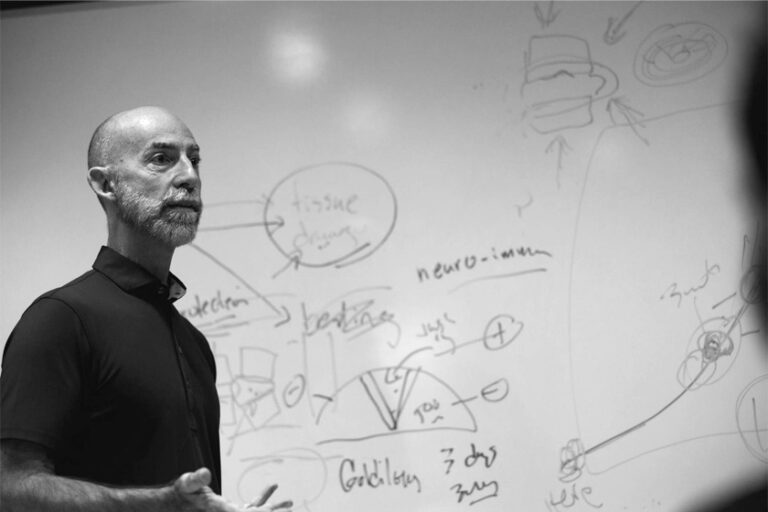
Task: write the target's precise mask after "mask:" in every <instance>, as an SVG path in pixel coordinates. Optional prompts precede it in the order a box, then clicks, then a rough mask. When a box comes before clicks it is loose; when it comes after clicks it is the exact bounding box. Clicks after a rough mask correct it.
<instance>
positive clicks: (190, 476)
mask: <svg viewBox="0 0 768 512" xmlns="http://www.w3.org/2000/svg"><path fill="white" fill-rule="evenodd" d="M210 483H211V472H210V471H209V470H208V469H206V468H200V469H198V470H197V471H194V472H192V473H184V474H183V475H181V476H180V477H179V478H178V479H177V480H176V482H174V484H173V489H174V491H175V493H176V495H177V496H178V497H179V499H180V500H181V502H182V510H185V511H186V510H189V511H190V512H192V511H194V512H197V511H200V512H244V511H247V512H273V511H274V512H290V511H291V507H292V506H293V502H292V501H290V500H288V501H283V502H281V503H278V504H275V505H271V504H270V503H269V502H268V500H269V497H270V496H271V495H272V493H274V492H275V489H277V485H271V486H269V487H268V488H267V489H266V490H265V491H264V492H263V493H262V494H261V496H259V497H258V498H256V499H255V500H254V501H253V502H252V503H251V504H250V505H247V506H246V507H245V508H238V507H236V506H235V505H232V504H231V503H229V502H228V501H227V500H225V499H224V498H222V497H221V496H219V495H217V494H216V493H214V492H213V491H212V490H211V488H210V487H208V484H210Z"/></svg>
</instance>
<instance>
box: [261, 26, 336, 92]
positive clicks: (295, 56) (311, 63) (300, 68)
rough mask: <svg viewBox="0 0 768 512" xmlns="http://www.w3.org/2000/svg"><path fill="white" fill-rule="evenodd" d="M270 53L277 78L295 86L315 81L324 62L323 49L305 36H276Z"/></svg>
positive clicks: (286, 34) (290, 34)
mask: <svg viewBox="0 0 768 512" xmlns="http://www.w3.org/2000/svg"><path fill="white" fill-rule="evenodd" d="M271 53H272V58H273V65H274V67H275V71H276V73H277V76H278V77H279V78H280V79H281V80H283V81H285V82H289V83H291V84H295V85H301V84H305V83H308V82H311V81H313V80H315V79H317V78H318V77H319V76H320V75H321V74H322V71H323V67H324V64H325V61H326V56H325V53H324V52H323V49H322V48H321V47H320V45H319V44H318V43H317V42H316V41H315V40H313V39H312V38H311V37H310V36H307V35H306V34H297V33H287V32H284V33H280V34H277V35H276V36H274V37H273V40H272V52H271Z"/></svg>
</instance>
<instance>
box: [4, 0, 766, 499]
mask: <svg viewBox="0 0 768 512" xmlns="http://www.w3.org/2000/svg"><path fill="white" fill-rule="evenodd" d="M764 20H765V15H764V12H763V11H762V7H761V5H760V4H758V3H740V2H724V3H716V2H680V3H677V2H595V3H591V2H590V3H587V2H584V3H582V2H546V1H541V2H509V3H507V2H503V3H502V2H494V3H485V2H469V3H463V2H446V3H443V2H429V3H420V2H404V3H403V2H397V3H389V2H366V3H355V2H340V3H336V2H334V3H324V2H311V3H271V2H215V3H208V2H189V3H186V2H182V3H166V2H163V3H141V4H138V3H118V4H114V5H109V4H106V5H96V6H85V7H78V6H66V7H61V8H51V9H33V10H31V11H24V12H20V13H19V12H17V13H15V14H14V13H11V14H8V15H4V17H3V19H2V27H1V28H2V34H1V36H0V37H2V40H1V42H2V67H3V69H2V71H3V73H2V90H1V93H0V94H2V96H0V99H1V100H2V101H1V104H0V114H1V115H2V152H1V153H0V164H1V169H2V174H1V177H2V182H1V185H2V188H1V189H0V194H1V196H0V197H1V198H2V200H1V201H0V212H1V213H2V216H1V217H0V227H1V228H2V246H1V251H2V267H1V268H0V271H1V274H0V279H2V282H3V286H2V290H0V297H1V298H2V302H1V303H0V304H1V306H2V319H1V321H2V332H3V333H4V335H3V336H4V337H7V334H8V333H10V330H11V329H12V327H13V325H14V324H15V322H16V320H17V319H18V317H19V315H20V314H21V312H22V311H23V310H24V308H25V307H26V306H27V305H28V304H29V302H30V301H31V300H33V299H34V297H36V296H37V295H39V294H40V293H42V292H43V291H45V290H47V289H50V288H52V287H54V286H57V285H59V284H63V283H64V282H67V281H68V280H69V279H71V278H72V277H74V276H76V275H78V274H79V273H81V272H83V271H84V270H86V269H87V268H88V267H89V265H90V263H91V262H92V261H93V258H94V257H95V255H96V252H97V249H98V246H99V245H100V244H102V243H104V240H105V239H106V238H105V229H104V220H103V218H102V213H101V210H100V208H99V207H98V204H97V202H96V200H95V198H93V197H92V195H91V192H90V190H89V189H88V188H87V185H86V183H85V179H84V178H85V171H86V169H85V150H86V146H87V142H88V140H89V138H90V134H91V131H92V130H93V128H94V127H95V126H96V125H97V124H98V123H99V122H100V121H101V120H103V119H104V118H105V117H106V116H108V115H109V114H111V113H113V112H116V111H119V110H123V109H126V108H131V107H133V106H136V105H144V104H152V105H163V106H166V107H168V108H170V109H171V110H173V111H174V112H176V113H178V115H180V116H181V117H182V118H183V119H184V120H185V121H186V122H187V124H188V125H189V127H190V128H191V129H192V131H193V133H194V134H195V136H196V138H197V140H198V142H199V143H200V145H201V147H202V156H203V164H202V179H203V184H204V185H203V197H204V200H205V202H206V209H205V213H204V215H203V220H202V223H201V229H200V233H199V235H198V237H197V239H196V240H195V242H194V243H193V244H191V245H190V246H187V247H184V248H182V249H179V250H178V251H177V253H176V257H175V259H174V264H173V266H172V270H173V271H174V272H175V273H176V274H177V275H178V276H180V277H181V279H182V280H184V282H185V283H186V284H187V286H188V289H189V292H188V294H187V296H186V297H185V298H184V299H183V300H182V301H181V302H180V304H179V309H180V310H181V311H182V313H183V314H184V315H186V316H187V317H188V318H189V319H190V321H192V323H193V324H195V325H196V326H198V328H200V329H201V330H202V332H203V333H205V335H206V336H207V339H208V340H209V342H210V344H211V347H212V349H213V352H214V354H215V356H216V361H217V365H218V377H219V378H218V383H217V388H218V391H219V395H220V399H221V406H222V423H221V442H222V456H223V472H224V475H223V476H224V484H223V494H224V495H225V496H226V497H227V498H228V499H230V500H232V501H233V502H245V501H248V500H249V499H251V498H252V497H253V496H254V495H255V494H256V493H257V492H259V491H260V490H261V489H262V488H263V486H264V485H266V484H267V483H271V482H276V483H278V484H279V485H280V490H279V491H278V493H279V494H280V495H281V496H282V497H285V498H292V499H293V500H294V501H295V502H296V504H297V508H296V509H297V510H304V511H308V512H312V511H314V512H316V511H320V510H350V509H358V508H359V509H365V510H372V511H388V510H414V511H423V512H426V511H438V510H439V511H461V510H467V509H471V510H489V511H491V510H504V511H506V510H526V511H537V510H538V511H541V512H553V511H561V512H562V511H565V510H569V509H570V510H574V511H577V510H578V511H589V510H592V509H603V510H612V511H617V510H630V511H656V510H658V511H676V510H685V509H686V508H687V507H695V506H697V505H698V504H701V503H706V502H708V501H711V500H713V499H715V498H716V497H718V496H726V495H728V493H731V492H737V491H738V490H739V489H741V488H742V486H744V485H750V484H752V483H754V482H757V481H759V480H760V479H761V478H762V479H764V478H765V471H766V462H768V452H766V447H767V446H768V432H766V430H767V428H768V406H767V405H766V404H768V376H767V375H768V364H767V362H766V357H765V350H764V343H763V340H764V338H765V334H764V332H762V327H761V325H760V323H759V321H758V318H757V315H756V312H755V311H754V310H755V307H754V306H753V305H751V303H750V295H749V290H750V287H749V283H748V281H744V280H743V276H744V275H745V274H747V273H748V271H749V269H750V265H751V263H752V260H753V249H754V238H755V229H756V226H755V222H754V219H753V214H752V212H751V211H750V209H749V208H748V205H747V204H746V203H747V201H746V199H745V197H746V196H745V182H744V172H745V171H744V170H745V169H746V168H747V165H748V159H747V158H746V157H745V155H744V149H743V148H742V143H741V140H740V138H739V133H738V120H737V117H736V116H737V114H738V112H739V105H738V100H739V95H740V88H741V82H742V80H743V79H744V76H745V69H746V66H747V62H746V56H747V55H748V53H749V52H748V44H749V40H750V36H751V35H752V34H754V33H755V32H756V31H760V30H762V31H765V29H766V27H765V24H764ZM713 461H715V462H714V463H713Z"/></svg>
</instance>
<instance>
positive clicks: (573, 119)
mask: <svg viewBox="0 0 768 512" xmlns="http://www.w3.org/2000/svg"><path fill="white" fill-rule="evenodd" d="M618 84H619V82H618V78H617V77H616V74H615V73H614V72H613V71H612V70H610V69H608V68H607V67H605V66H603V65H601V64H598V63H596V62H594V61H593V60H592V57H591V55H590V51H589V44H588V43H587V41H585V40H583V39H581V38H578V37H574V36H567V35H556V36H534V37H532V38H531V39H530V41H529V45H528V52H527V53H526V56H525V81H524V83H523V86H522V89H521V94H522V97H523V102H524V104H525V117H526V119H527V121H528V123H529V124H530V126H531V127H532V128H533V129H534V130H535V131H536V132H538V133H540V134H547V133H552V132H556V131H560V130H564V129H566V128H581V127H584V126H588V125H590V124H591V123H592V121H593V115H592V106H593V103H594V102H595V101H598V100H600V99H603V98H606V97H608V96H610V95H611V94H613V93H614V92H615V91H616V89H617V88H618Z"/></svg>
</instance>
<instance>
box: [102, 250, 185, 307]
mask: <svg viewBox="0 0 768 512" xmlns="http://www.w3.org/2000/svg"><path fill="white" fill-rule="evenodd" d="M93 269H94V270H95V271H97V272H99V273H101V274H104V275H105V276H106V277H107V278H109V279H110V280H111V281H112V282H114V283H115V284H116V285H117V286H119V287H120V288H122V289H123V290H124V291H126V292H128V293H130V294H131V295H136V296H139V297H143V298H148V297H150V296H156V297H157V296H159V297H162V298H164V299H166V300H167V301H168V302H175V301H176V300H178V299H180V298H182V297H183V296H184V294H185V293H186V292H187V288H186V286H184V283H182V282H181V280H180V279H179V278H178V277H176V276H175V275H173V273H171V272H169V273H168V282H167V283H161V282H160V280H159V279H158V278H157V277H155V276H154V275H153V274H152V273H150V272H149V271H148V270H147V269H145V268H144V267H142V266H141V265H139V264H138V263H136V262H134V261H132V260H129V259H128V258H126V257H125V256H123V255H122V254H120V253H119V252H117V251H115V250H114V249H110V248H109V247H106V246H102V248H101V250H100V251H99V255H98V256H97V257H96V261H94V262H93Z"/></svg>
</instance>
